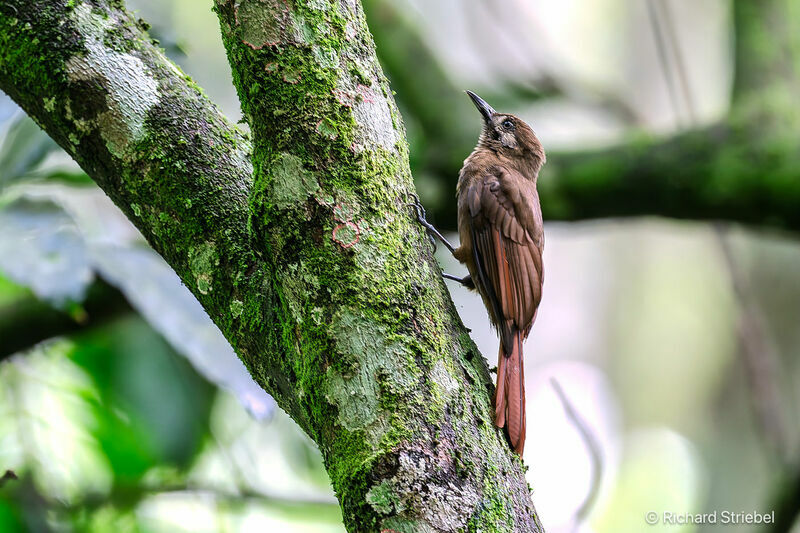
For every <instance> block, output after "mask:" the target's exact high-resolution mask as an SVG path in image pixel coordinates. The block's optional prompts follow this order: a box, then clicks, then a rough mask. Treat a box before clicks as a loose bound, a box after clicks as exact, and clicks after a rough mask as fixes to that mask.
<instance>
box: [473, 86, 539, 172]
mask: <svg viewBox="0 0 800 533" xmlns="http://www.w3.org/2000/svg"><path fill="white" fill-rule="evenodd" d="M467 94H468V95H469V97H470V98H471V99H472V103H474V104H475V107H477V108H478V111H480V113H481V116H482V117H483V131H482V132H481V136H480V140H479V141H478V146H479V147H483V148H488V149H490V150H492V151H494V152H495V153H497V154H498V155H500V156H503V157H505V158H508V159H509V160H510V161H512V162H514V163H515V164H516V166H518V170H520V171H525V170H529V171H531V172H532V173H533V175H534V176H535V175H536V174H538V172H539V169H540V168H541V167H542V165H543V164H544V162H545V155H544V148H542V143H540V142H539V139H538V138H537V137H536V134H535V133H534V132H533V129H531V127H530V126H528V124H527V123H526V122H525V121H524V120H522V119H521V118H519V117H517V116H514V115H511V114H508V113H498V112H497V111H495V110H494V109H493V108H492V106H490V105H489V104H487V103H486V101H485V100H484V99H483V98H481V97H480V96H478V95H477V94H475V93H473V92H472V91H467Z"/></svg>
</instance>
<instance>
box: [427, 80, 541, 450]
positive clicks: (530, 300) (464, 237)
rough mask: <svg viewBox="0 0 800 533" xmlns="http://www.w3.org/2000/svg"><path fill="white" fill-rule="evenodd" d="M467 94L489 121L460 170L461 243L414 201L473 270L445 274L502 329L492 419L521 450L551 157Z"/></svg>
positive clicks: (513, 121)
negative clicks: (541, 189) (545, 172)
mask: <svg viewBox="0 0 800 533" xmlns="http://www.w3.org/2000/svg"><path fill="white" fill-rule="evenodd" d="M466 93H467V95H468V96H469V97H470V98H471V99H472V102H473V103H474V104H475V107H476V108H477V109H478V111H479V112H480V114H481V118H482V120H483V126H482V130H481V133H480V137H479V138H478V143H477V146H476V147H475V149H474V150H473V151H472V153H471V154H470V155H469V156H468V157H467V158H466V159H465V160H464V165H463V167H462V168H461V171H460V173H459V177H458V185H457V187H456V198H457V207H458V234H459V238H460V245H459V246H458V248H455V247H454V246H453V245H452V244H450V243H449V242H448V241H447V239H445V238H444V236H443V235H442V234H441V233H440V232H439V231H438V230H437V229H436V228H435V227H434V226H433V225H432V224H430V223H429V222H428V221H427V220H426V218H425V211H424V209H423V208H422V206H421V204H420V203H419V201H418V199H417V201H416V202H415V204H413V205H415V206H416V207H417V219H418V220H419V222H420V223H422V224H423V226H425V228H426V229H427V230H428V231H429V232H430V233H431V235H432V236H433V237H435V238H438V239H439V240H440V241H442V243H443V244H444V245H445V246H446V247H447V248H448V249H449V250H450V252H451V253H452V254H453V256H454V257H455V258H456V259H457V260H458V261H459V262H460V263H462V264H464V265H466V267H467V270H468V271H469V275H467V276H465V277H463V278H459V277H457V276H454V275H451V274H446V273H445V274H443V276H444V277H445V278H448V279H452V280H455V281H458V282H460V283H461V284H463V285H464V286H466V287H467V288H469V289H472V290H476V291H477V292H478V293H479V294H480V296H481V298H482V299H483V303H484V305H485V306H486V310H487V311H488V314H489V319H490V321H491V323H492V325H493V326H494V328H495V329H496V330H497V332H498V336H499V337H500V348H499V353H498V358H497V387H496V389H495V395H494V401H493V404H494V423H495V425H496V426H497V427H498V428H502V429H503V431H504V433H505V435H506V438H507V440H508V442H509V444H510V446H511V448H512V449H513V450H514V451H515V452H516V453H517V454H518V455H520V456H521V455H522V453H523V450H524V448H525V378H524V371H523V356H522V343H523V341H524V340H525V339H526V338H527V337H528V334H529V333H530V331H531V328H532V326H533V323H534V322H535V320H536V315H537V312H538V308H539V304H540V302H541V299H542V287H543V283H544V265H543V263H542V253H543V251H544V227H543V226H544V224H543V220H542V209H541V206H540V203H539V194H538V192H537V190H536V183H537V180H538V177H539V170H540V169H541V168H542V166H543V165H544V163H545V161H546V158H545V153H544V148H543V147H542V144H541V142H539V139H538V138H537V136H536V134H535V133H534V131H533V129H532V128H531V127H530V126H529V125H528V124H527V123H526V122H525V121H524V120H522V119H521V118H519V117H516V116H514V115H512V114H508V113H498V112H497V111H495V110H494V109H493V108H492V106H490V105H489V104H488V103H486V101H484V100H483V99H482V98H481V97H480V96H478V95H477V94H475V93H473V92H472V91H466ZM434 244H435V243H434Z"/></svg>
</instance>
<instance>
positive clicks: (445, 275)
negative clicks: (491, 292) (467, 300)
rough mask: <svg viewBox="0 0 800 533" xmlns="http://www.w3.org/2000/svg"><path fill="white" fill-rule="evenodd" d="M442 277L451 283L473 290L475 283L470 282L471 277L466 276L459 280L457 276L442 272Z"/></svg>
mask: <svg viewBox="0 0 800 533" xmlns="http://www.w3.org/2000/svg"><path fill="white" fill-rule="evenodd" d="M442 277H443V278H445V279H451V280H453V281H457V282H459V283H460V284H461V285H463V286H464V287H466V288H468V289H470V290H472V289H474V288H475V282H473V281H472V276H470V275H469V274H467V275H466V276H464V277H463V278H459V277H458V276H454V275H452V274H448V273H447V272H442Z"/></svg>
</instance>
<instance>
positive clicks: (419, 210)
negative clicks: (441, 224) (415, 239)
mask: <svg viewBox="0 0 800 533" xmlns="http://www.w3.org/2000/svg"><path fill="white" fill-rule="evenodd" d="M408 195H409V196H410V197H411V199H412V200H413V201H411V202H409V203H408V205H409V206H410V207H413V208H414V212H415V215H416V218H417V222H419V223H420V224H422V225H423V226H424V227H425V233H426V234H427V235H428V239H430V241H431V244H432V245H433V252H434V253H436V248H437V245H436V238H435V237H434V236H433V235H432V234H431V232H432V231H434V230H433V226H432V225H431V223H430V222H428V219H427V218H426V216H427V212H426V211H425V208H424V207H422V202H421V201H420V199H419V196H417V193H413V192H412V193H409V194H408Z"/></svg>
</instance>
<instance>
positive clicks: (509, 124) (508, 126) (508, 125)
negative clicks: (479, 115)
mask: <svg viewBox="0 0 800 533" xmlns="http://www.w3.org/2000/svg"><path fill="white" fill-rule="evenodd" d="M513 127H514V123H513V122H511V121H510V120H509V119H505V120H504V121H503V128H505V129H507V130H510V129H511V128H513Z"/></svg>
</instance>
